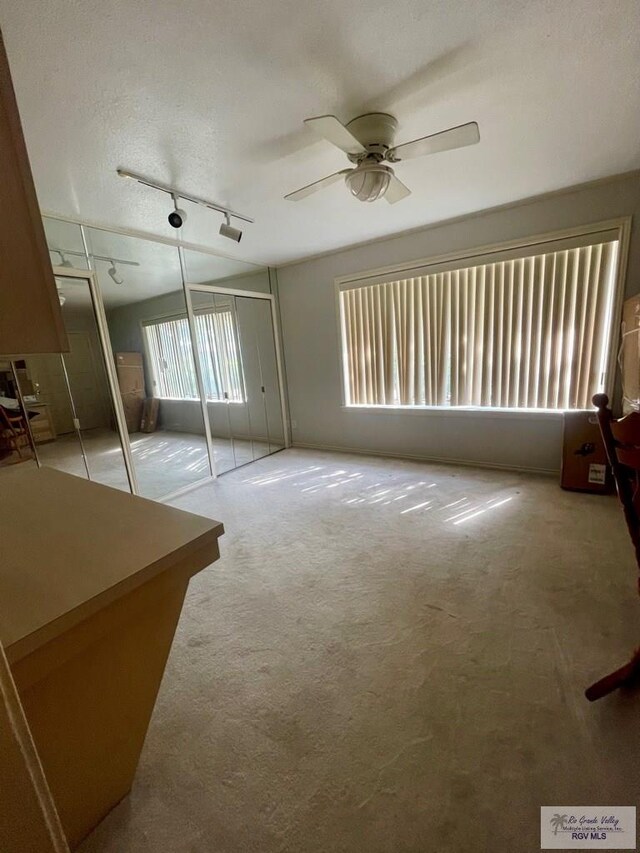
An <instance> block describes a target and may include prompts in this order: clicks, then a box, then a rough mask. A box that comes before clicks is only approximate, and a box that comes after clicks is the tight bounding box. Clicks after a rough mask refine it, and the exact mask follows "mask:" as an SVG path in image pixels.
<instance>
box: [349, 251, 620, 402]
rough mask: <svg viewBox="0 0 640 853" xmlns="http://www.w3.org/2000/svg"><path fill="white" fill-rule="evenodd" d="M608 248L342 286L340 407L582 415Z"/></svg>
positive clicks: (607, 299)
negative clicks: (343, 389) (519, 410)
mask: <svg viewBox="0 0 640 853" xmlns="http://www.w3.org/2000/svg"><path fill="white" fill-rule="evenodd" d="M617 247H618V242H617V240H608V241H606V242H598V243H593V244H590V245H581V246H576V247H573V248H567V249H561V250H558V251H549V252H545V253H541V254H535V255H533V254H529V255H527V256H521V257H509V258H508V259H506V260H497V261H493V262H491V263H476V264H472V265H469V266H464V267H461V268H459V269H449V270H446V269H444V270H442V271H438V272H433V273H431V274H426V275H419V276H415V277H412V278H404V279H401V280H397V281H382V282H377V283H375V284H370V285H360V286H358V285H357V284H356V285H350V286H346V287H345V288H344V289H343V290H342V291H341V293H340V307H341V321H342V338H343V341H342V343H343V358H344V373H345V386H346V398H347V403H348V404H349V405H375V406H399V405H400V406H488V407H496V408H498V407H507V408H542V409H574V408H580V409H582V408H589V407H590V406H591V397H592V396H593V394H594V393H596V392H598V391H599V390H601V388H602V383H603V381H604V368H605V363H606V350H607V341H608V335H609V332H610V328H611V322H612V314H613V302H614V300H613V294H614V287H615V269H616V261H617Z"/></svg>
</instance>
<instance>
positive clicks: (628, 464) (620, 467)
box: [585, 394, 640, 702]
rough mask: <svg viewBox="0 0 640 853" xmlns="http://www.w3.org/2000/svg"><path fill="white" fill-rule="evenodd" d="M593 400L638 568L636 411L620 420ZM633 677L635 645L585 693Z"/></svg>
mask: <svg viewBox="0 0 640 853" xmlns="http://www.w3.org/2000/svg"><path fill="white" fill-rule="evenodd" d="M593 404H594V406H596V407H597V409H598V423H599V424H600V432H601V434H602V440H603V442H604V446H605V448H606V451H607V457H608V459H609V464H610V465H611V468H612V470H613V478H614V480H615V483H616V488H617V490H618V497H619V498H620V503H621V504H622V510H623V512H624V518H625V521H626V522H627V528H628V529H629V536H630V537H631V542H632V543H633V547H634V549H635V553H636V562H637V564H638V570H639V571H640V412H632V413H631V414H630V415H627V416H626V417H624V418H621V419H620V420H614V418H613V415H612V413H611V409H610V408H609V398H608V397H607V395H606V394H596V395H595V397H594V398H593ZM638 594H639V595H640V576H639V577H638ZM637 680H640V648H638V649H636V651H635V653H634V655H633V657H632V658H631V660H630V661H629V663H627V664H625V665H624V666H622V667H620V669H617V670H616V671H615V672H612V673H610V674H609V675H606V676H605V677H604V678H601V679H600V681H597V682H596V683H595V684H592V685H591V687H589V688H588V689H587V690H586V691H585V696H586V697H587V699H589V701H591V702H593V701H595V700H596V699H601V698H602V697H603V696H606V695H607V694H608V693H612V692H613V691H614V690H617V689H618V687H625V686H629V685H631V684H632V683H633V682H634V681H637Z"/></svg>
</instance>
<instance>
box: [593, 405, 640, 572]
mask: <svg viewBox="0 0 640 853" xmlns="http://www.w3.org/2000/svg"><path fill="white" fill-rule="evenodd" d="M593 405H594V406H596V407H597V409H598V423H599V425H600V433H601V435H602V440H603V442H604V446H605V449H606V451H607V458H608V460H609V465H610V466H611V470H612V471H613V479H614V480H615V484H616V489H617V490H618V496H619V498H620V503H621V504H622V509H623V511H624V517H625V521H626V522H627V527H628V528H629V535H630V536H631V541H632V542H633V546H634V548H635V551H636V560H637V562H638V568H639V569H640V412H632V413H631V414H630V415H627V416H626V417H624V418H620V420H615V419H614V417H613V413H612V412H611V409H610V408H609V398H608V397H607V395H606V394H596V395H595V397H594V398H593Z"/></svg>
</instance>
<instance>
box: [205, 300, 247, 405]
mask: <svg viewBox="0 0 640 853" xmlns="http://www.w3.org/2000/svg"><path fill="white" fill-rule="evenodd" d="M195 321H196V346H197V348H198V356H199V358H200V367H201V369H202V379H203V382H204V389H205V394H206V397H207V400H224V399H228V400H231V401H232V402H235V403H241V402H242V401H243V399H244V394H243V390H242V371H241V369H240V352H239V347H238V337H237V335H236V329H235V323H234V318H233V314H232V313H231V311H230V310H224V311H220V310H216V311H205V312H201V313H198V314H196V316H195ZM225 395H226V396H225Z"/></svg>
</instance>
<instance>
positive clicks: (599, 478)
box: [560, 411, 613, 494]
mask: <svg viewBox="0 0 640 853" xmlns="http://www.w3.org/2000/svg"><path fill="white" fill-rule="evenodd" d="M560 485H561V486H562V488H563V489H570V490H572V491H578V492H600V493H602V494H605V493H607V492H610V491H611V490H612V487H613V477H612V474H611V469H610V468H609V464H608V462H607V452H606V450H605V447H604V442H603V441H602V436H601V435H600V427H599V425H598V418H597V416H596V413H595V411H586V412H585V411H577V412H565V413H564V429H563V441H562V472H561V475H560Z"/></svg>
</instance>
